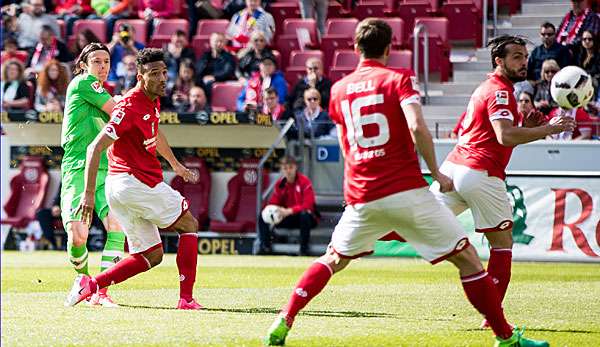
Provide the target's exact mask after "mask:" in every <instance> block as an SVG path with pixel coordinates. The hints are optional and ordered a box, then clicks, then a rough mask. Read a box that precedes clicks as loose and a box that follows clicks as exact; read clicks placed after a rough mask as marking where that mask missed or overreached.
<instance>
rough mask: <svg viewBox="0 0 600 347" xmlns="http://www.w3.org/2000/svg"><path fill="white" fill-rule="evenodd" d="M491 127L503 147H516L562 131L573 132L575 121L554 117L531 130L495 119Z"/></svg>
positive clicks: (504, 120)
mask: <svg viewBox="0 0 600 347" xmlns="http://www.w3.org/2000/svg"><path fill="white" fill-rule="evenodd" d="M492 127H493V128H494V132H495V133H496V139H498V142H499V143H500V144H501V145H503V146H516V145H520V144H523V143H528V142H532V141H535V140H539V139H543V138H545V137H546V136H548V135H552V134H560V133H562V132H563V131H573V129H575V121H574V120H573V119H572V118H569V117H556V118H553V119H552V120H551V121H550V123H548V124H545V125H542V126H539V127H533V128H523V127H515V126H513V123H512V121H511V120H509V119H495V120H493V121H492Z"/></svg>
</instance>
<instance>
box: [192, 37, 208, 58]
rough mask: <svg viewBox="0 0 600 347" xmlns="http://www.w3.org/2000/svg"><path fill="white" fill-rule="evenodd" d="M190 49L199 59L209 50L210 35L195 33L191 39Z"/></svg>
mask: <svg viewBox="0 0 600 347" xmlns="http://www.w3.org/2000/svg"><path fill="white" fill-rule="evenodd" d="M192 49H193V50H194V54H195V55H196V58H198V59H200V57H201V56H202V54H204V52H206V51H208V50H210V36H209V35H196V36H194V38H193V39H192Z"/></svg>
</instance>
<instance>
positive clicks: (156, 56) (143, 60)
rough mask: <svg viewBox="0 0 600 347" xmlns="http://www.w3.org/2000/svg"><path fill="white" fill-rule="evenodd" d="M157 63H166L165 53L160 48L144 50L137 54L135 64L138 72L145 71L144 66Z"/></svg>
mask: <svg viewBox="0 0 600 347" xmlns="http://www.w3.org/2000/svg"><path fill="white" fill-rule="evenodd" d="M155 61H165V53H164V52H163V50H162V49H160V48H144V49H142V50H141V51H139V52H138V53H137V56H136V58H135V63H136V65H137V68H138V71H140V72H143V71H144V68H143V67H144V65H146V64H148V63H153V62H155Z"/></svg>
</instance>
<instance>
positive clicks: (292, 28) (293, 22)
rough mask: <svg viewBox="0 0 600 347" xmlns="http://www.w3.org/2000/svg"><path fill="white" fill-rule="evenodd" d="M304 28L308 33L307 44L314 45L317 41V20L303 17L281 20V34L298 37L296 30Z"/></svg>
mask: <svg viewBox="0 0 600 347" xmlns="http://www.w3.org/2000/svg"><path fill="white" fill-rule="evenodd" d="M302 29H305V30H307V31H308V34H309V35H310V42H309V43H308V44H309V45H313V46H314V45H316V44H317V43H318V42H319V39H318V36H317V22H316V21H315V20H314V19H312V18H310V19H303V18H288V19H286V20H284V21H283V32H282V34H283V36H294V37H298V31H299V30H302Z"/></svg>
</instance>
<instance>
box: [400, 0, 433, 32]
mask: <svg viewBox="0 0 600 347" xmlns="http://www.w3.org/2000/svg"><path fill="white" fill-rule="evenodd" d="M434 7H435V8H437V0H403V1H402V2H401V3H399V4H398V11H397V12H398V15H399V17H401V18H402V19H403V20H404V24H405V26H404V27H405V28H406V31H407V32H409V33H412V31H413V29H414V27H415V18H416V17H429V16H432V15H433V14H434V13H435V12H436V11H435V9H434Z"/></svg>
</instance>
